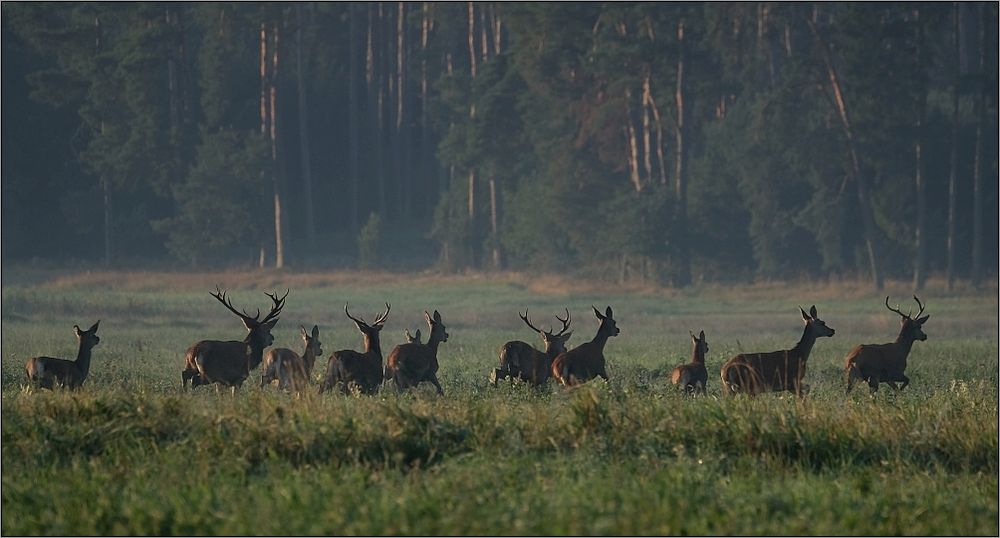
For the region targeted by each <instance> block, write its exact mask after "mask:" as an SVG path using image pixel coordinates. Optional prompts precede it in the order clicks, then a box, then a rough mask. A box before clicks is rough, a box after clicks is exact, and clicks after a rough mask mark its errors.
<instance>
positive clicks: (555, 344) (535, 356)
mask: <svg viewBox="0 0 1000 538" xmlns="http://www.w3.org/2000/svg"><path fill="white" fill-rule="evenodd" d="M518 316H520V317H521V321H523V322H524V324H525V325H527V326H528V327H530V328H531V330H533V331H535V332H537V333H538V334H539V335H541V337H542V342H543V343H544V344H545V350H544V351H538V350H537V349H535V348H533V347H531V345H529V344H528V343H526V342H522V341H520V340H514V341H512V342H507V343H506V344H504V345H503V347H501V348H500V367H499V368H494V369H493V372H492V373H491V374H490V383H491V384H493V385H496V384H497V381H499V380H500V379H504V378H507V379H510V382H511V384H513V383H514V379H515V378H517V379H520V380H522V381H525V382H527V383H531V384H532V385H535V386H539V385H543V384H545V383H546V382H548V380H549V376H550V375H551V373H552V359H555V358H556V355H559V354H560V353H562V352H564V351H566V342H567V341H568V340H569V337H570V336H572V335H573V331H570V332H568V333H567V332H566V330H567V329H569V324H570V317H569V309H568V308H567V309H566V319H563V318H560V317H559V316H556V319H558V320H559V321H560V322H561V323H562V330H561V331H559V333H558V334H552V331H551V330H548V331H543V330H541V329H539V328H537V327H535V326H534V325H532V324H531V321H529V320H528V310H527V309H525V311H524V314H521V313H520V312H518Z"/></svg>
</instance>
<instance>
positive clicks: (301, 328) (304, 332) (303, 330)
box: [299, 325, 309, 336]
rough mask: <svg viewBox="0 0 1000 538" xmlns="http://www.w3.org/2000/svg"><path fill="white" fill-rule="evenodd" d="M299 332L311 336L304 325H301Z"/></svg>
mask: <svg viewBox="0 0 1000 538" xmlns="http://www.w3.org/2000/svg"><path fill="white" fill-rule="evenodd" d="M299 332H300V333H301V334H302V336H309V333H307V332H306V328H305V327H303V326H302V325H299Z"/></svg>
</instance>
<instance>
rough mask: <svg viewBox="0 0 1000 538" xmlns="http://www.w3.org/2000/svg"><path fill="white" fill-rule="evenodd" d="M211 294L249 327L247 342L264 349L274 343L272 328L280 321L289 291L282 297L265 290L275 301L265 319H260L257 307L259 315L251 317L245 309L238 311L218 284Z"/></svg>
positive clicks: (258, 310)
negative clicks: (279, 317)
mask: <svg viewBox="0 0 1000 538" xmlns="http://www.w3.org/2000/svg"><path fill="white" fill-rule="evenodd" d="M209 295H211V296H212V297H215V299H216V300H217V301H219V302H220V303H222V305H223V306H225V307H226V308H227V309H228V310H229V311H230V312H232V313H233V314H236V316H237V317H239V318H240V320H241V321H243V326H245V327H246V328H247V338H246V342H247V343H248V344H251V345H253V346H254V347H259V348H260V349H263V348H265V347H268V346H270V345H271V344H272V343H274V337H273V336H271V329H273V328H274V326H275V325H276V324H277V323H278V315H279V314H281V309H282V308H284V307H285V297H288V291H287V290H286V291H285V294H284V295H283V296H281V297H280V298H279V297H278V296H277V294H271V293H267V292H265V293H264V295H267V296H268V297H270V298H271V302H272V303H273V304H272V306H271V311H270V312H268V313H267V315H266V316H264V319H260V309H259V308H258V309H257V315H255V316H253V317H250V314H247V312H246V311H245V310H244V311H243V312H237V311H236V309H235V308H233V305H232V303H231V302H230V301H229V298H228V297H226V292H225V291H223V290H220V289H219V287H218V286H216V287H215V293H211V292H209Z"/></svg>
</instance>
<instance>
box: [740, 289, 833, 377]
mask: <svg viewBox="0 0 1000 538" xmlns="http://www.w3.org/2000/svg"><path fill="white" fill-rule="evenodd" d="M799 312H801V313H802V321H803V322H804V323H805V329H804V330H803V332H802V339H800V340H799V343H798V344H795V347H793V348H792V349H789V350H784V351H772V352H770V353H741V354H739V355H736V356H735V357H733V358H731V359H729V360H728V361H726V363H725V364H723V365H722V371H721V375H722V391H723V393H724V394H733V393H737V392H744V393H747V394H749V395H751V396H753V395H756V394H759V393H762V392H770V391H775V392H777V391H783V390H787V391H789V392H794V393H795V395H796V396H802V395H803V394H806V393H808V392H809V386H808V385H806V384H805V383H803V382H802V378H803V377H805V375H806V361H807V360H808V359H809V352H810V351H812V348H813V345H814V344H815V343H816V338H818V337H820V336H833V335H834V332H835V331H834V330H833V329H831V328H830V327H827V326H826V322H825V321H823V320H821V319H819V318H817V317H816V306H815V305H813V307H812V308H810V309H809V313H808V314H806V311H805V310H802V307H799Z"/></svg>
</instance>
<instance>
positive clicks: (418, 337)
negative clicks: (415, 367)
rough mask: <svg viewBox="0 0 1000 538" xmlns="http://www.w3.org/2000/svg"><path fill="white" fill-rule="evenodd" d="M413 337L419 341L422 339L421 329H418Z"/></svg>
mask: <svg viewBox="0 0 1000 538" xmlns="http://www.w3.org/2000/svg"><path fill="white" fill-rule="evenodd" d="M413 338H415V339H416V340H417V341H418V342H419V341H420V329H417V332H416V333H414V335H413Z"/></svg>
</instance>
